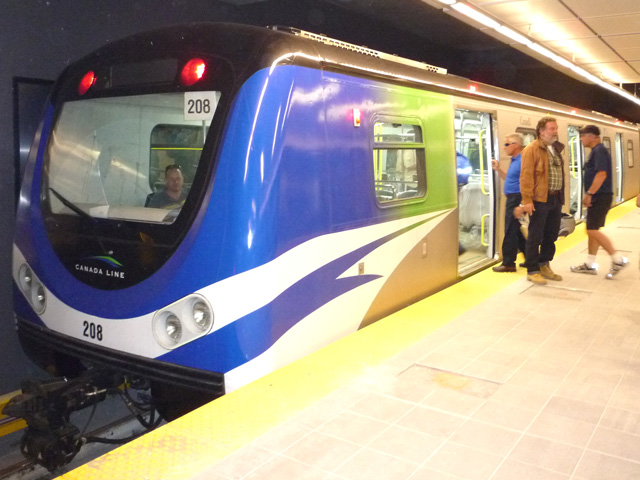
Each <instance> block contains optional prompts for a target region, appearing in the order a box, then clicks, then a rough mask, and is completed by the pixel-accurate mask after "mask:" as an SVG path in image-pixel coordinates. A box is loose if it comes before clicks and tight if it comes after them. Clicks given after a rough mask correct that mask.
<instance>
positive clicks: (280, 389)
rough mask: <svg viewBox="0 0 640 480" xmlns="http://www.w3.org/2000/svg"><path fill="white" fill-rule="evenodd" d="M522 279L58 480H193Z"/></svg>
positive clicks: (206, 410)
mask: <svg viewBox="0 0 640 480" xmlns="http://www.w3.org/2000/svg"><path fill="white" fill-rule="evenodd" d="M634 209H635V205H634V203H633V201H628V202H625V203H624V204H622V205H620V206H618V207H616V208H614V209H613V210H611V212H610V213H609V216H608V222H612V221H614V220H616V219H618V218H621V217H623V216H624V215H626V214H627V213H629V212H631V211H632V210H634ZM585 239H586V233H585V227H584V224H581V225H578V227H577V228H576V231H575V232H574V233H573V234H571V235H570V236H568V237H566V238H561V239H559V240H558V242H557V244H556V246H557V253H558V254H559V253H562V252H565V251H567V250H569V249H571V248H573V247H574V246H576V245H577V244H579V243H580V242H582V241H584V240H585ZM523 275H524V270H523V269H522V270H520V271H519V273H516V274H509V275H496V274H492V272H491V270H490V269H487V270H484V271H482V272H480V273H478V274H476V275H473V276H471V277H469V278H468V279H465V280H464V281H462V282H459V283H457V284H455V285H453V286H451V287H449V288H447V289H445V290H443V291H441V292H438V293H436V294H434V295H432V296H430V297H428V298H426V299H424V300H422V301H420V302H418V303H416V304H414V305H411V306H409V307H407V308H405V309H403V310H401V311H399V312H396V313H394V314H392V315H390V316H389V317H387V318H384V319H383V320H380V321H379V322H376V323H374V324H372V325H370V326H368V327H367V328H365V329H363V330H360V331H359V332H357V333H355V334H352V335H349V336H348V337H345V338H343V339H341V340H339V341H337V342H335V343H333V344H331V345H329V346H328V347H325V348H324V349H322V350H320V351H318V352H316V353H314V354H311V355H309V356H307V357H305V358H303V359H301V360H299V361H297V362H295V363H293V364H291V365H288V366H287V367H284V368H282V369H280V370H278V371H276V372H273V373H272V374H269V375H267V376H265V377H263V378H261V379H259V380H257V381H255V382H253V383H252V384H250V385H248V386H246V387H244V388H241V389H239V390H236V391H235V392H232V393H230V394H228V395H226V396H224V397H221V398H219V399H217V400H215V401H214V402H212V403H210V404H208V405H205V406H203V407H201V408H200V409H198V410H196V411H194V412H191V413H190V414H188V415H185V416H184V417H182V418H180V419H178V420H176V421H174V422H172V423H170V424H168V425H165V426H164V427H162V428H159V429H158V430H156V431H154V432H150V433H148V434H147V435H145V436H144V437H142V438H140V439H138V440H135V441H133V442H130V443H129V444H127V445H124V446H122V447H120V448H118V449H116V450H114V451H112V452H110V453H107V454H106V455H104V456H102V457H100V458H98V459H97V460H94V461H92V462H90V463H88V464H86V465H83V466H81V467H79V468H77V469H75V470H73V471H71V472H69V473H66V474H65V475H63V476H61V477H59V478H60V479H64V480H94V479H108V480H112V479H114V478H117V479H118V480H129V479H131V480H134V479H135V480H140V479H152V480H173V479H175V480H184V479H188V478H191V477H194V476H196V475H198V474H199V473H201V472H203V471H204V470H205V469H206V468H207V467H208V466H210V465H211V464H213V463H215V462H216V461H218V460H220V459H222V458H223V457H225V456H227V455H228V454H230V453H231V452H233V451H235V450H237V449H238V448H240V447H242V446H244V445H246V444H247V443H249V442H250V441H252V440H253V439H255V438H256V437H258V436H259V435H261V434H263V433H265V432H267V431H268V430H269V429H271V428H273V427H275V426H276V425H278V424H279V423H281V422H282V421H284V420H285V419H287V418H289V417H291V416H293V415H295V414H296V413H298V412H299V411H301V410H302V409H304V408H305V407H307V406H309V405H310V404H311V403H313V402H314V401H316V400H319V399H320V398H322V397H323V396H325V395H327V394H328V393H330V392H332V391H334V390H335V389H337V388H338V387H340V386H341V385H344V384H345V383H346V382H348V381H349V380H351V379H353V378H355V377H357V376H358V375H360V374H361V373H362V372H363V371H364V370H365V369H366V368H370V367H374V366H376V365H378V364H379V363H381V362H382V361H383V360H385V359H387V358H389V357H391V356H393V355H395V354H396V353H398V352H399V351H401V350H402V349H403V348H406V347H407V346H409V345H410V344H412V343H414V342H416V341H418V340H419V339H421V338H422V337H424V336H425V335H427V334H429V333H431V332H433V331H434V330H436V329H437V328H439V327H441V326H442V325H445V324H447V323H448V322H450V321H451V320H453V319H454V318H456V317H457V316H459V315H460V314H462V313H464V312H465V311H467V310H468V309H469V308H471V307H473V306H474V305H477V304H478V303H480V302H481V301H483V300H484V299H486V298H488V297H489V296H490V295H492V294H494V293H495V292H496V291H499V290H501V289H502V288H505V287H506V286H508V285H510V284H511V283H513V282H515V281H517V280H518V279H520V278H521V277H522V276H523ZM460 298H464V299H465V301H464V302H460ZM372 345H375V348H372Z"/></svg>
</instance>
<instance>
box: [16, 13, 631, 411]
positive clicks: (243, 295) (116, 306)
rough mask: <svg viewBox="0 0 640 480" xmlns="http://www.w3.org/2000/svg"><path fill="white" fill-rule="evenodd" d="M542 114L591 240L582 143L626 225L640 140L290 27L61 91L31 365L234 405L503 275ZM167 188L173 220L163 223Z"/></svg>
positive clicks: (20, 249) (242, 35)
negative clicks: (171, 180)
mask: <svg viewBox="0 0 640 480" xmlns="http://www.w3.org/2000/svg"><path fill="white" fill-rule="evenodd" d="M547 115H551V116H553V117H554V118H556V119H557V122H558V125H559V139H560V141H561V142H563V143H565V144H566V145H567V146H568V148H567V150H566V154H565V164H566V165H567V168H566V169H565V170H566V178H565V182H566V185H567V186H568V187H569V188H566V189H565V190H566V201H565V210H566V212H565V213H566V214H567V215H571V216H573V217H574V218H575V219H576V220H577V221H580V220H581V219H582V218H583V212H582V205H581V202H580V199H581V197H582V195H581V192H582V188H583V186H582V169H583V164H584V161H585V158H586V156H585V155H586V152H585V151H584V148H583V147H582V145H581V144H580V142H579V133H578V129H579V128H580V127H581V126H583V125H585V124H595V125H598V126H599V127H600V129H601V131H602V138H603V142H604V144H605V146H606V147H607V148H608V149H609V150H610V152H611V154H612V157H613V160H614V164H615V166H614V176H615V178H614V185H615V195H614V203H619V202H622V201H625V200H627V199H629V198H632V197H633V196H635V195H637V194H638V192H639V190H640V168H636V166H635V158H636V152H638V150H639V145H638V142H639V140H640V134H639V130H638V125H636V124H633V123H630V122H625V121H619V120H617V119H615V118H612V117H610V116H607V115H604V114H600V113H596V112H591V111H587V110H581V109H576V108H573V107H570V106H566V105H562V104H558V103H555V102H551V101H547V100H543V99H540V98H535V97H532V96H528V95H524V94H520V93H516V92H512V91H508V90H505V89H502V88H498V87H494V86H490V85H486V84H482V83H478V82H474V81H471V80H469V79H466V78H462V77H459V76H455V75H451V74H449V73H447V72H446V70H444V69H441V68H438V67H435V66H431V65H428V64H425V63H422V62H417V61H414V60H410V59H404V58H402V57H397V56H394V55H389V54H385V53H383V52H379V51H376V50H371V49H369V48H366V47H362V46H357V45H353V44H349V43H346V42H343V41H340V40H337V39H332V38H329V37H326V36H322V35H317V34H314V33H311V32H306V31H303V30H299V29H295V28H283V27H255V26H247V25H241V24H224V23H198V24H188V25H178V26H173V27H167V28H163V29H158V30H154V31H150V32H144V33H140V34H136V35H133V36H130V37H127V38H124V39H121V40H118V41H114V42H112V43H110V44H108V45H106V46H105V47H103V48H100V49H98V50H96V51H95V52H93V53H91V54H89V55H87V56H86V57H84V58H82V59H80V60H78V61H76V62H74V63H72V64H71V65H69V66H68V67H67V68H66V69H65V71H64V72H63V73H62V74H61V76H60V78H59V79H58V80H57V81H56V83H55V86H54V87H53V90H52V93H51V95H50V97H49V99H48V101H47V104H46V107H45V110H44V115H43V118H42V122H41V125H40V128H39V130H38V132H37V135H36V137H35V140H34V143H33V147H32V149H31V152H30V155H29V160H28V163H27V166H26V169H25V175H24V181H23V184H22V187H21V192H20V197H19V201H18V206H17V217H16V228H15V240H14V243H13V253H12V254H13V267H12V269H13V270H12V276H13V282H14V312H15V315H14V316H15V322H16V328H17V332H18V337H19V339H20V342H21V344H22V347H23V349H24V350H25V352H26V353H27V354H28V355H29V357H30V358H31V359H33V360H34V362H36V363H37V364H39V365H41V366H42V367H44V368H46V369H47V370H48V371H50V372H52V373H55V374H59V375H65V376H69V377H72V376H76V375H79V374H80V373H81V372H83V371H86V370H87V369H91V368H95V367H100V368H106V369H108V370H109V371H115V372H123V374H124V375H126V376H127V377H131V378H139V379H143V380H144V381H145V382H148V384H149V385H150V386H151V394H152V396H153V398H154V399H155V400H156V401H157V402H158V404H159V405H165V406H167V405H175V404H177V403H180V404H182V403H184V402H185V401H186V402H187V403H188V402H189V401H194V402H195V401H196V400H195V399H198V402H200V403H202V402H203V401H204V399H205V398H206V399H211V398H215V397H217V396H220V395H223V394H226V393H229V392H231V391H233V390H235V389H238V388H240V387H242V386H244V385H246V384H248V383H250V382H252V381H254V380H256V379H258V378H260V377H262V376H264V375H266V374H268V373H269V372H272V371H274V370H276V369H278V368H281V367H283V366H284V365H287V364H289V363H291V362H293V361H295V360H296V359H299V358H301V357H303V356H305V355H308V354H309V353H311V352H313V351H316V350H318V349H320V348H322V347H324V346H326V345H328V344H330V343H331V342H334V341H336V340H337V339H339V338H341V337H344V336H346V335H349V334H351V333H353V332H356V331H357V330H359V329H361V328H363V327H366V326H367V325H369V324H371V323H373V322H375V321H377V320H379V319H381V318H383V317H385V316H388V315H389V314H390V313H392V312H394V311H397V310H399V309H401V308H404V307H405V306H407V305H410V304H412V303H414V302H416V301H418V300H420V299H423V298H425V297H427V296H428V295H431V294H433V293H434V292H437V291H439V290H441V289H444V288H446V287H447V286H449V285H451V284H453V283H455V282H457V281H459V280H460V279H461V278H464V277H466V276H468V275H471V274H473V273H476V272H478V271H480V270H482V269H485V268H487V267H488V266H490V265H492V264H495V262H496V261H497V260H498V256H499V248H500V239H501V237H502V230H503V218H504V196H503V195H502V194H501V191H500V190H501V186H500V183H499V178H498V176H497V175H496V174H495V172H493V171H492V169H491V159H492V158H497V159H500V162H501V163H502V164H503V166H504V165H506V164H508V162H509V159H508V158H506V157H505V155H504V153H502V152H501V148H500V146H501V142H502V139H503V138H504V137H505V136H506V135H508V134H511V133H514V132H518V133H520V134H522V135H523V137H524V138H525V139H526V141H527V142H529V141H531V140H533V139H534V138H535V125H536V123H537V121H538V120H539V119H540V118H541V117H543V116H547ZM460 159H463V160H462V161H461V160H460ZM172 171H173V172H176V176H177V177H179V178H178V187H179V188H178V190H179V193H180V194H179V195H178V198H177V199H175V201H174V202H173V203H172V204H170V205H168V206H158V205H156V204H154V203H153V202H150V199H151V198H154V197H156V196H157V195H161V194H163V193H167V192H168V190H167V188H169V187H168V181H167V178H168V175H169V173H170V172H172ZM461 300H462V299H461ZM168 409H169V407H167V410H168ZM167 415H169V414H167Z"/></svg>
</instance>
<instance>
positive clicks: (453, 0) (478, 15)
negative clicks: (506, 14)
mask: <svg viewBox="0 0 640 480" xmlns="http://www.w3.org/2000/svg"><path fill="white" fill-rule="evenodd" d="M438 1H439V2H440V3H443V4H445V5H448V6H450V7H451V8H453V9H454V10H456V11H457V12H459V13H461V14H463V15H466V16H467V17H469V18H471V19H472V20H475V21H476V22H478V23H480V24H482V25H484V26H486V27H489V28H492V29H494V30H495V31H496V32H498V33H500V34H502V35H504V36H505V37H508V38H510V39H511V40H514V41H516V42H518V43H519V44H521V45H525V46H527V47H529V48H531V49H532V50H534V51H536V52H538V53H539V54H540V55H544V56H545V57H547V58H549V59H551V60H553V61H554V62H556V63H558V64H559V65H562V66H563V67H565V68H568V69H570V70H573V71H574V72H575V73H577V74H578V75H580V76H582V77H584V78H586V79H587V80H589V81H590V82H592V83H595V84H596V85H599V86H600V87H602V88H606V89H607V90H609V91H611V92H613V93H616V94H618V95H620V96H621V97H624V98H626V99H627V100H630V101H632V102H633V103H635V104H637V105H640V98H638V97H636V96H634V95H632V94H630V93H629V92H627V91H626V90H625V89H623V88H620V87H618V86H616V85H613V84H611V83H609V82H605V81H604V80H601V79H600V78H598V77H596V76H595V75H593V74H591V73H589V72H587V71H586V70H585V69H584V68H581V67H578V66H577V65H575V64H573V63H572V62H570V61H569V60H567V59H566V58H564V57H561V56H560V55H557V54H556V53H553V52H552V51H551V50H549V49H547V48H546V47H543V46H542V45H540V44H538V43H535V42H534V41H533V40H530V39H529V38H527V37H526V36H524V35H522V34H520V33H518V32H516V31H515V30H512V29H511V28H509V27H507V26H506V25H501V24H500V23H498V22H497V21H495V20H493V19H492V18H490V17H488V16H487V15H485V14H484V13H482V12H479V11H478V10H475V9H474V8H471V7H470V6H469V5H467V4H465V3H462V2H459V1H457V0H438Z"/></svg>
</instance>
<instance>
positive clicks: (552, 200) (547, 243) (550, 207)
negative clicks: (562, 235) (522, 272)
mask: <svg viewBox="0 0 640 480" xmlns="http://www.w3.org/2000/svg"><path fill="white" fill-rule="evenodd" d="M533 207H534V208H535V211H534V212H533V215H531V216H530V218H529V235H528V236H527V245H526V247H525V252H524V253H525V259H526V261H525V263H526V265H527V273H529V274H531V273H538V272H539V271H540V265H545V264H547V263H549V262H550V261H551V260H553V256H554V255H555V253H556V243H555V242H556V240H557V239H558V233H559V232H560V220H561V218H562V199H561V198H560V194H556V195H549V197H548V198H547V201H546V202H533Z"/></svg>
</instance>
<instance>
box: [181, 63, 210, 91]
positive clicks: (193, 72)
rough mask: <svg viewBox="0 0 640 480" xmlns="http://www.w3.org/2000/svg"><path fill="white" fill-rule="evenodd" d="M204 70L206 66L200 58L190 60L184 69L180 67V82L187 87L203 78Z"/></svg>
mask: <svg viewBox="0 0 640 480" xmlns="http://www.w3.org/2000/svg"><path fill="white" fill-rule="evenodd" d="M205 70H206V64H205V62H204V60H202V59H201V58H192V59H191V60H189V61H188V62H187V63H186V64H185V66H184V67H182V73H181V74H180V81H181V82H182V84H183V85H184V86H186V87H189V86H191V85H193V84H195V83H197V82H198V81H200V80H201V79H202V77H204V72H205Z"/></svg>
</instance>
